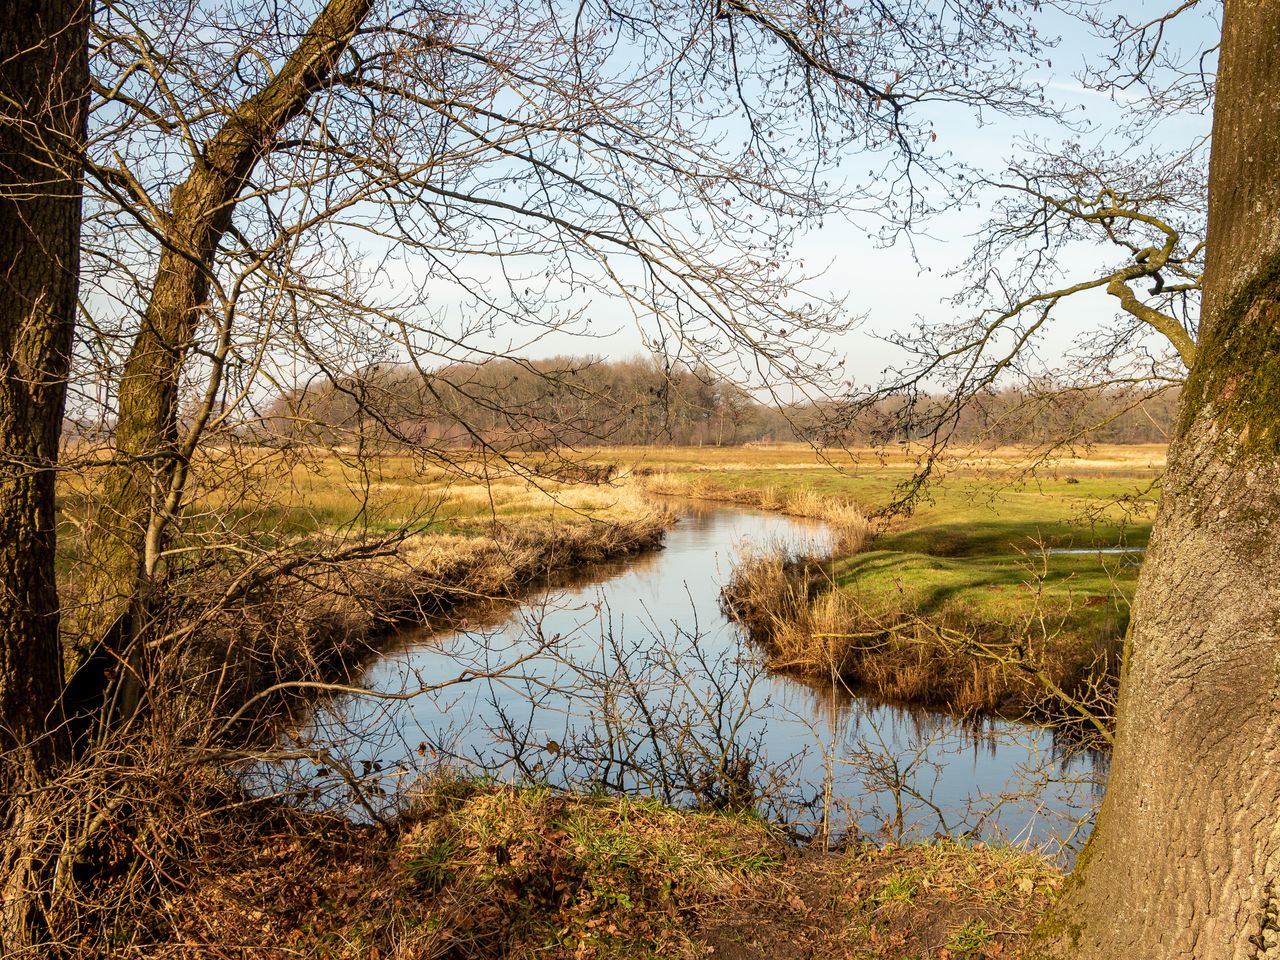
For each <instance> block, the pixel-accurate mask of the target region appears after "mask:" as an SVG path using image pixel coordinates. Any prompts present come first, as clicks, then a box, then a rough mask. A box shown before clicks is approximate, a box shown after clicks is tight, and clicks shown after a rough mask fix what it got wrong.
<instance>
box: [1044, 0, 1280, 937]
mask: <svg viewBox="0 0 1280 960" xmlns="http://www.w3.org/2000/svg"><path fill="white" fill-rule="evenodd" d="M1277 78H1280V3H1277V2H1276V0H1227V3H1226V7H1225V11H1224V20H1223V38H1222V49H1221V59H1220V67H1219V84H1218V90H1217V104H1216V107H1215V111H1214V125H1213V154H1212V160H1211V164H1210V181H1209V235H1208V258H1209V259H1208V264H1207V272H1206V276H1205V303H1204V312H1203V317H1202V321H1201V332H1200V350H1199V356H1198V358H1197V361H1196V364H1195V366H1194V368H1193V370H1192V372H1191V377H1190V380H1189V382H1188V385H1187V388H1186V390H1185V392H1184V399H1183V410H1182V415H1181V420H1180V424H1179V430H1178V436H1177V437H1176V440H1175V442H1174V443H1173V445H1172V447H1171V449H1170V456H1169V466H1168V470H1167V472H1166V474H1165V486H1164V498H1163V502H1162V503H1161V507H1160V513H1159V517H1158V518H1157V521H1156V527H1155V530H1154V532H1153V534H1152V539H1151V549H1150V551H1149V552H1148V555H1147V558H1146V561H1145V563H1144V564H1143V570H1142V577H1141V582H1140V584H1139V588H1138V595H1137V598H1136V600H1135V604H1134V611H1133V629H1132V633H1131V635H1130V640H1129V646H1128V649H1127V651H1126V667H1125V673H1124V677H1123V679H1122V683H1121V694H1120V706H1119V709H1120V714H1119V725H1118V729H1117V736H1116V748H1115V756H1114V758H1113V762H1112V767H1111V779H1110V783H1109V784H1108V788H1107V795H1106V799H1105V801H1104V803H1103V807H1102V812H1101V814H1100V817H1099V821H1098V825H1097V829H1096V831H1095V833H1094V836H1093V839H1092V841H1091V842H1090V844H1089V846H1088V848H1087V849H1086V850H1085V852H1084V853H1083V855H1082V856H1081V858H1080V862H1079V864H1078V865H1077V868H1076V871H1075V873H1074V875H1073V876H1072V878H1071V880H1070V881H1069V884H1068V888H1067V890H1066V892H1065V893H1064V895H1063V897H1062V899H1061V901H1060V902H1059V904H1058V905H1057V907H1056V908H1055V910H1054V911H1053V912H1052V913H1051V915H1050V916H1049V918H1048V919H1047V920H1046V921H1045V923H1044V925H1043V926H1042V929H1041V931H1040V935H1041V938H1042V941H1041V943H1040V945H1039V946H1038V947H1037V948H1036V949H1034V950H1033V951H1032V955H1033V956H1035V955H1037V954H1039V955H1043V956H1053V957H1072V958H1077V957H1078V958H1101V957H1107V958H1125V960H1142V958H1151V960H1157V958H1160V960H1163V958H1175V957H1176V958H1188V960H1190V958H1203V960H1219V958H1222V960H1226V958H1232V960H1246V958H1248V960H1260V958H1268V960H1274V958H1280V87H1278V86H1277V84H1278V82H1280V81H1278V80H1277Z"/></svg>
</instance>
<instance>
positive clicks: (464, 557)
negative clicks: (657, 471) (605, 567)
mask: <svg viewBox="0 0 1280 960" xmlns="http://www.w3.org/2000/svg"><path fill="white" fill-rule="evenodd" d="M259 454H260V455H259ZM203 456H204V459H203V460H202V462H201V463H200V464H199V469H198V470H197V471H196V476H197V480H198V481H199V482H198V483H195V484H194V485H193V491H194V492H193V497H192V501H191V506H190V508H189V510H188V513H187V516H186V517H185V518H184V520H183V521H182V522H181V524H179V525H178V526H177V527H176V528H175V530H174V534H173V548H172V552H171V557H172V559H171V561H170V562H169V563H168V564H167V565H166V567H165V571H164V581H163V584H164V589H163V590H162V591H157V592H156V594H155V598H154V601H153V603H152V605H151V606H150V608H149V610H148V613H149V615H150V616H151V617H152V618H153V621H152V622H151V623H150V624H149V625H148V628H147V629H148V630H150V631H152V632H153V633H155V634H156V635H157V636H163V637H165V638H166V639H165V642H164V644H163V645H162V646H161V645H157V649H162V650H164V651H165V652H166V656H167V660H166V662H164V663H161V664H157V665H156V666H155V668H154V669H153V671H152V672H153V674H154V676H155V679H154V680H153V684H155V683H163V684H164V685H165V688H166V690H169V691H171V692H167V693H166V694H165V697H164V700H165V702H166V704H168V703H173V704H175V705H176V707H175V712H176V713H178V714H180V715H181V716H182V717H183V722H184V723H187V722H188V719H189V718H203V720H204V721H205V722H207V723H209V724H212V727H213V729H220V728H221V721H222V719H223V718H226V717H230V716H232V715H233V714H236V713H237V712H238V711H240V709H241V707H242V706H243V705H245V704H246V703H247V702H248V701H250V700H254V708H253V710H252V712H250V713H246V714H244V715H243V716H242V717H241V718H240V720H239V721H238V722H240V723H241V724H242V726H243V725H244V724H250V725H251V724H253V723H254V722H256V721H257V720H259V719H261V718H262V717H263V715H264V713H263V711H265V712H266V713H267V714H270V713H275V712H277V711H278V710H280V709H281V708H283V707H292V706H293V705H295V704H296V698H297V697H299V696H301V697H303V702H305V701H306V699H308V698H310V697H311V696H312V695H313V694H314V693H315V691H317V690H319V689H320V687H321V685H323V684H325V683H350V682H352V681H354V680H355V679H357V677H358V673H359V671H360V669H361V668H362V667H363V665H364V664H365V663H366V662H367V661H368V660H369V659H370V658H371V657H373V656H375V655H377V654H378V653H379V652H380V651H382V650H383V649H384V648H385V647H386V646H387V645H388V644H389V643H391V642H394V638H395V636H396V634H397V633H398V632H399V631H400V630H401V629H402V628H405V627H410V626H417V625H421V624H425V625H428V626H430V627H433V628H439V629H447V628H449V627H451V626H452V625H454V624H456V622H457V621H458V620H459V619H461V618H464V617H470V618H476V617H484V616H488V615H491V614H492V613H494V612H495V608H497V609H505V608H506V607H507V606H508V605H509V604H510V603H511V601H513V600H516V599H518V598H519V597H520V596H522V595H523V594H524V593H525V592H527V591H528V590H529V589H530V588H531V587H533V586H535V585H537V584H539V583H542V582H544V581H545V580H546V579H547V578H554V577H559V576H565V575H570V574H572V573H573V571H575V570H576V569H578V568H580V567H582V566H584V565H587V564H592V563H598V562H602V561H608V560H615V559H619V558H621V557H625V556H627V555H630V554H634V553H636V552H639V551H644V550H651V549H654V548H656V547H658V546H660V545H661V542H662V539H663V537H664V535H665V532H666V530H667V529H668V528H669V527H670V525H671V524H672V523H674V520H675V518H674V517H673V516H671V515H670V514H668V513H666V512H664V511H663V510H661V509H660V508H657V507H655V506H654V505H653V504H652V503H651V502H650V501H649V500H647V499H646V498H645V497H644V496H643V495H641V494H640V493H639V492H638V491H636V490H635V489H634V488H633V487H630V486H627V485H625V484H623V485H618V484H609V483H600V482H594V483H593V482H578V483H573V482H566V481H555V480H537V481H534V480H530V479H529V478H528V477H524V476H520V475H518V474H514V473H512V472H511V471H507V472H505V473H502V472H499V471H498V470H497V469H496V468H490V467H486V465H485V464H484V463H483V462H482V461H475V462H474V463H468V462H467V461H464V460H461V459H459V461H458V463H457V464H456V465H455V466H457V467H458V468H459V469H461V468H463V467H465V468H467V470H468V471H469V472H470V473H472V474H477V473H483V472H484V471H485V470H486V469H487V470H488V471H489V473H491V474H493V477H492V481H491V482H487V483H482V482H479V481H478V480H475V479H466V478H463V479H459V477H458V476H457V475H456V473H451V472H447V471H445V470H442V469H431V468H429V467H424V465H423V464H421V463H419V462H416V461H414V460H412V459H411V458H408V457H384V458H379V459H370V460H366V461H361V462H351V461H350V460H349V459H347V458H345V457H344V456H343V455H342V454H341V453H339V452H327V453H325V452H315V453H313V454H312V455H310V456H309V457H308V458H307V459H306V460H305V461H302V462H294V461H291V460H289V459H286V458H285V457H284V456H283V455H282V454H281V453H280V452H279V451H271V450H265V451H260V452H257V451H238V455H237V458H236V461H235V463H234V464H232V463H230V462H229V460H228V459H227V457H226V456H220V455H219V454H218V452H217V451H213V452H209V453H206V454H204V455H203ZM220 478H221V479H225V480H226V481H227V482H226V483H225V484H224V485H219V484H218V483H216V482H215V481H217V480H219V479H220ZM94 494H95V491H94V488H93V486H92V485H91V484H84V485H81V486H79V487H75V486H72V485H70V481H68V486H67V487H66V489H64V490H63V491H62V497H61V508H62V519H63V525H64V527H66V528H67V529H68V530H72V531H78V530H80V529H81V528H82V527H83V524H84V521H85V518H86V516H87V515H89V514H90V512H91V511H90V510H89V507H90V505H91V504H92V502H93V500H94ZM82 542H83V541H82V540H81V539H80V538H79V537H78V536H76V535H70V534H69V535H68V536H65V537H63V538H62V541H61V544H62V550H63V557H62V561H63V564H62V565H63V569H62V575H61V582H60V590H61V595H62V597H63V599H64V603H65V606H66V608H67V609H72V608H74V606H75V604H76V602H77V581H78V579H79V577H78V575H79V572H80V571H81V570H82V569H83V565H84V562H85V558H84V556H83V555H82ZM68 639H70V638H68ZM72 649H73V648H72V647H71V646H70V645H69V646H68V650H69V655H70V653H71V650H72ZM282 685H285V686H283V687H282ZM271 688H279V689H278V690H277V692H276V693H272V694H270V695H267V694H266V693H264V691H268V690H269V689H271ZM255 698H257V699H256V700H255ZM190 722H194V721H190ZM192 736H194V737H196V738H197V739H199V738H201V737H203V736H204V734H203V733H202V732H199V731H197V732H194V733H193V734H192Z"/></svg>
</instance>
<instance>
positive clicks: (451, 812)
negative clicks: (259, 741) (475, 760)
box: [137, 781, 1061, 960]
mask: <svg viewBox="0 0 1280 960" xmlns="http://www.w3.org/2000/svg"><path fill="white" fill-rule="evenodd" d="M267 813H268V815H267V816H261V815H260V816H257V817H256V818H255V819H256V822H257V823H258V824H259V826H257V827H256V828H254V829H253V831H252V832H251V833H252V835H251V836H246V837H245V838H243V841H242V843H241V845H240V847H239V848H238V849H237V851H236V856H235V860H234V862H230V863H224V864H221V865H219V864H216V863H215V864H204V865H202V866H201V868H200V875H199V876H197V877H192V878H191V881H190V882H189V883H188V884H186V886H185V889H184V890H182V891H181V892H180V893H177V894H176V895H174V896H172V897H171V898H169V899H168V900H167V902H166V904H165V911H164V917H165V923H164V926H163V927H162V928H156V929H153V930H150V931H148V932H147V939H149V940H150V941H151V942H150V943H148V944H146V945H145V946H144V945H143V944H142V943H138V944H137V946H138V948H139V951H138V955H147V956H178V955H182V956H222V955H225V951H227V950H228V949H233V950H234V951H235V952H236V954H237V955H251V956H259V957H285V956H307V957H332V958H348V957H349V958H353V960H354V958H361V960H364V958H367V957H381V958H401V960H409V958H414V960H426V958H445V957H492V956H507V957H554V958H605V957H619V958H620V957H628V958H633V957H653V958H659V957H661V958H685V957H687V958H693V957H708V956H710V957H724V958H734V960H754V958H760V960H765V958H784V960H785V958H801V957H806V958H807V957H812V958H819V957H821V958H829V957H857V958H860V960H873V958H877V960H906V958H925V957H928V958H937V960H944V958H972V960H977V958H982V957H990V958H995V957H1000V958H1007V957H1017V956H1018V955H1019V951H1020V947H1021V945H1022V943H1023V942H1024V941H1025V938H1026V935H1027V933H1028V932H1029V931H1030V930H1031V929H1032V927H1033V926H1034V924H1035V923H1036V921H1037V919H1038V917H1039V916H1040V914H1041V913H1042V911H1043V910H1044V908H1045V907H1046V906H1047V904H1048V902H1049V901H1050V900H1051V898H1052V897H1053V896H1054V895H1055V893H1056V891H1057V890H1058V888H1059V885H1060V882H1061V875H1060V873H1059V872H1058V871H1056V870H1055V869H1053V868H1052V867H1050V866H1048V865H1047V864H1046V863H1045V862H1044V861H1043V860H1041V859H1039V858H1038V857H1036V856H1034V855H1031V854H1027V853H1023V852H1018V851H1014V850H1009V849H1003V848H993V847H984V846H983V845H981V844H977V845H974V846H965V845H962V844H959V843H955V842H952V841H942V842H938V843H932V844H923V845H913V846H892V845H890V846H883V847H872V846H861V845H859V846H855V847H851V848H850V849H848V850H845V851H841V852H837V853H820V852H816V851H812V850H804V849H801V848H797V847H795V846H793V845H791V844H789V843H787V842H786V841H785V840H783V839H782V838H781V836H780V835H779V834H778V833H777V832H776V831H774V830H773V829H772V828H770V827H769V826H768V825H766V824H764V823H762V822H761V821H759V820H756V819H754V818H752V817H749V816H745V815H740V814H732V813H690V812H681V811H676V810H672V809H670V808H665V807H662V806H660V805H658V804H656V803H652V802H648V801H640V800H630V799H626V798H617V797H613V798H605V797H583V796H569V795H563V794H558V793H555V792H552V791H548V790H545V789H516V788H511V787H500V786H491V785H483V784H479V783H475V782H465V781H438V782H436V783H435V784H433V785H432V786H431V787H430V788H429V789H427V790H425V791H424V792H423V794H422V796H421V797H420V798H419V801H418V803H417V804H416V806H415V808H414V809H413V811H412V812H411V813H409V814H408V815H407V816H405V817H404V818H403V819H402V820H401V821H400V822H399V823H398V824H397V825H396V827H395V829H394V830H393V831H392V832H391V833H382V832H379V831H375V830H373V829H370V828H362V827H356V826H353V825H351V824H349V823H346V822H345V821H340V820H336V819H333V818H329V817H324V816H320V815H307V816H305V817H304V816H303V815H298V814H286V813H285V812H284V811H280V810H274V809H272V810H268V811H267ZM299 818H301V819H299Z"/></svg>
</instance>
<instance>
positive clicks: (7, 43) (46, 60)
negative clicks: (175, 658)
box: [0, 0, 88, 755]
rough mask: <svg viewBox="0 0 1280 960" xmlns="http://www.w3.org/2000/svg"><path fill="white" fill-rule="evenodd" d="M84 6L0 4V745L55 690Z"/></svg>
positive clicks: (1, 748) (32, 733)
mask: <svg viewBox="0 0 1280 960" xmlns="http://www.w3.org/2000/svg"><path fill="white" fill-rule="evenodd" d="M84 8H85V4H84V2H83V0H59V2H55V0H48V2H46V0H2V2H0V22H3V23H5V24H7V25H8V26H6V27H5V29H3V30H0V584H2V585H3V586H2V588H0V752H8V751H9V750H11V749H13V748H15V747H27V746H31V745H33V744H34V743H35V741H37V740H38V739H40V738H41V737H42V735H43V734H44V733H45V732H46V729H47V725H48V722H49V720H50V718H51V717H52V716H53V715H54V712H55V708H56V704H57V702H58V697H59V696H60V695H61V692H62V656H61V649H60V647H59V644H58V594H57V587H56V584H55V582H54V529H55V523H54V477H55V472H54V471H55V468H56V465H57V459H58V441H59V436H60V432H61V426H62V415H63V405H64V400H65V397H66V386H67V374H68V370H69V364H70V355H71V334H72V329H73V324H74V321H75V307H76V293H77V287H78V279H77V278H78V272H79V236H80V191H81V180H80V163H81V151H82V148H83V142H84V129H85V107H86V91H87V88H88V61H87V55H86V43H87V37H88V33H87V29H88V20H87V17H86V15H85V14H86V11H85V9H84ZM14 25H19V29H14ZM48 746H49V745H48V744H46V745H45V748H43V749H37V750H36V754H37V755H40V754H43V753H45V752H47V749H48Z"/></svg>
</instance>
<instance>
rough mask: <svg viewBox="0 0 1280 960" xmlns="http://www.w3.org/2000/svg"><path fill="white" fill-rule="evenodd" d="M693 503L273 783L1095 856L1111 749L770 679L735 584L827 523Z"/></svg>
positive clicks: (477, 631)
mask: <svg viewBox="0 0 1280 960" xmlns="http://www.w3.org/2000/svg"><path fill="white" fill-rule="evenodd" d="M671 506H673V508H674V509H676V510H677V511H678V513H679V514H680V522H679V523H678V524H677V525H676V526H675V527H674V528H673V529H671V530H670V531H669V532H668V534H667V538H666V545H665V547H664V549H662V550H658V551H655V552H651V553H647V554H643V555H639V556H636V557H632V558H628V559H626V560H623V561H620V562H614V563H605V564H598V565H594V566H592V567H590V568H588V569H585V570H582V571H579V574H580V575H579V577H578V579H577V580H576V582H572V583H568V584H557V585H555V586H553V587H547V588H545V589H544V590H542V591H541V592H540V593H535V594H534V595H533V596H532V597H530V598H529V599H528V600H527V601H525V602H524V603H523V604H521V605H520V606H519V607H514V608H513V607H507V608H505V610H504V611H503V612H501V613H499V614H496V615H495V616H494V617H491V618H489V619H488V621H487V622H484V623H475V624H466V623H464V624H463V625H462V629H460V630H458V631H456V632H453V633H448V634H441V633H430V632H428V631H425V630H424V631H419V632H416V633H415V632H410V633H406V634H405V635H404V636H403V637H402V639H401V642H400V643H398V644H397V645H396V646H395V647H394V648H393V649H391V650H389V651H387V652H386V653H385V654H384V655H383V656H381V657H380V658H379V659H378V660H377V661H375V662H374V663H373V664H372V665H371V666H370V667H369V668H368V670H367V672H366V673H365V674H364V675H363V677H362V683H363V685H364V686H366V687H367V688H368V689H369V690H370V691H371V695H368V696H363V695H362V696H354V695H352V696H342V697H336V698H333V699H331V700H328V701H326V702H325V703H323V704H322V705H321V706H320V707H319V708H317V710H316V711H315V712H314V713H313V714H312V715H311V716H310V717H308V719H307V720H306V721H305V723H304V724H303V725H302V726H301V727H300V728H299V729H297V730H294V731H292V732H291V734H290V735H289V737H287V738H286V741H285V743H284V745H285V746H289V745H291V744H301V745H303V746H304V747H306V748H307V749H308V750H310V751H318V750H324V751H327V757H328V758H332V759H331V761H330V760H329V759H325V760H324V761H318V760H315V759H304V760H300V759H294V760H289V761H284V762H274V763H271V764H262V765H260V766H258V767H257V768H255V770H254V772H253V774H252V779H253V780H254V781H255V783H256V785H257V787H258V789H259V790H260V791H261V792H279V793H281V794H290V795H294V796H297V795H298V794H299V792H301V793H302V795H303V796H304V798H305V802H306V803H308V804H310V805H315V806H319V807H326V808H329V809H342V810H344V811H347V812H349V813H350V814H351V815H352V816H356V817H362V818H365V817H370V816H381V815H384V814H388V813H392V812H394V811H395V809H396V808H397V807H398V806H399V805H400V804H403V803H404V802H405V800H406V797H407V796H408V795H410V794H411V793H412V790H413V782H414V779H415V777H417V776H418V775H419V774H422V773H430V772H437V771H440V770H442V769H444V770H456V771H457V772H459V773H461V774H465V775H475V774H477V773H478V774H481V775H488V776H491V777H493V778H495V779H497V780H500V781H502V782H529V783H533V782H545V783H550V784H552V785H555V786H565V787H571V788H573V789H587V790H589V789H606V790H611V791H613V790H625V791H627V792H631V793H636V794H648V795H655V796H657V797H659V798H660V799H662V800H664V801H666V802H671V803H692V802H698V803H702V804H704V805H711V806H716V805H728V804H731V803H734V802H741V800H742V799H743V798H744V797H749V798H751V802H753V803H754V805H755V806H756V807H757V809H759V811H760V812H761V813H762V814H764V815H766V816H769V817H773V818H776V819H778V820H780V821H783V822H786V823H788V824H790V825H791V828H792V829H793V830H794V831H795V833H796V834H797V835H800V836H810V837H812V836H818V837H823V836H825V837H827V838H834V837H839V836H841V835H844V834H847V833H855V834H857V833H860V834H862V835H867V836H871V837H873V838H876V839H890V840H911V839H923V838H928V837H932V836H936V835H938V834H951V835H961V834H966V835H969V836H973V837H979V838H982V839H984V840H991V839H998V840H1002V841H1007V842H1015V843H1024V844H1027V845H1031V846H1035V847H1037V848H1039V849H1041V850H1043V851H1044V852H1046V853H1048V854H1050V855H1058V854H1061V855H1063V856H1064V857H1066V858H1068V859H1069V858H1071V857H1072V856H1073V854H1074V851H1075V850H1077V849H1078V848H1079V846H1080V845H1081V844H1082V843H1083V840H1084V839H1085V837H1086V836H1087V832H1088V829H1089V826H1090V824H1091V818H1092V810H1093V807H1094V805H1095V804H1096V803H1097V801H1098V800H1099V799H1100V796H1101V794H1100V784H1101V782H1102V780H1103V778H1104V777H1105V773H1106V760H1107V758H1106V756H1105V755H1104V754H1099V753H1095V752H1089V751H1072V750H1070V749H1068V748H1067V747H1066V746H1065V745H1063V744H1060V743H1059V742H1057V741H1056V740H1055V736H1054V734H1053V732H1052V731H1051V730H1048V729H1045V728H1041V727H1036V726H1031V725H1027V724H1019V723H1014V722H1010V721H1005V720H999V719H983V720H974V719H966V718H959V717H955V716H951V715H948V714H945V713H940V712H937V711H931V710H925V709H921V708H917V707H908V706H903V705H898V704H890V703H882V702H876V701H873V700H870V699H867V698H863V697H855V696H851V695H849V694H848V693H847V692H845V691H843V690H840V689H837V688H836V687H834V686H824V687H821V688H815V687H813V686H810V685H806V684H803V683H800V682H797V681H796V680H794V679H790V678H788V677H785V676H781V675H777V674H771V673H769V672H767V671H765V670H764V669H763V668H762V667H761V664H760V658H759V655H758V653H757V652H756V651H754V650H753V649H752V648H751V646H750V645H749V644H748V643H747V642H746V641H745V640H744V638H743V637H742V635H741V632H740V631H739V629H738V628H737V626H736V625H734V624H733V623H732V622H731V621H730V620H729V619H728V618H727V617H726V616H725V614H724V613H723V611H722V609H721V607H720V587H721V584H722V583H723V582H724V581H725V579H726V578H727V577H728V575H729V572H730V569H731V566H732V564H733V561H734V558H735V556H736V555H737V554H738V552H739V551H740V550H742V549H743V548H744V544H746V545H755V546H756V547H766V546H771V545H775V544H783V545H786V546H788V547H791V548H797V549H798V548H803V547H805V546H811V547H817V548H818V549H821V547H822V545H823V543H824V541H825V538H826V536H827V534H826V531H825V528H824V527H823V526H822V525H821V524H818V523H815V522H810V521H805V520H799V519H795V518H791V517H783V516H778V515H775V514H768V513H763V512H760V511H755V510H748V509H742V508H737V507H726V506H721V505H710V504H700V503H689V502H681V503H678V504H672V505H671ZM468 671H470V673H471V674H472V675H473V676H472V678H471V679H468V680H466V681H465V682H457V683H452V682H450V681H452V680H454V679H456V678H458V677H459V676H460V675H461V674H464V673H467V672H468ZM477 674H478V675H479V676H474V675H477ZM344 770H345V773H340V772H339V771H344Z"/></svg>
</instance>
